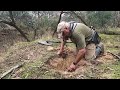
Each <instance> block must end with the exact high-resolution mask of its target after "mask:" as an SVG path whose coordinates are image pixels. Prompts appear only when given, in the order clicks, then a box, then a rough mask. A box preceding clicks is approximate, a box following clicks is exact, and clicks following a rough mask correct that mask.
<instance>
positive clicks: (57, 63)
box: [46, 51, 115, 78]
mask: <svg viewBox="0 0 120 90" xmlns="http://www.w3.org/2000/svg"><path fill="white" fill-rule="evenodd" d="M74 60H75V55H74V53H73V52H70V51H69V52H68V56H67V57H66V59H63V58H61V57H58V56H57V57H54V58H51V59H50V60H48V61H47V63H46V64H47V66H48V68H50V69H53V70H55V71H56V72H59V73H60V74H62V75H63V76H64V77H65V78H72V77H74V78H86V77H85V75H84V74H85V73H86V72H88V70H93V68H95V67H96V66H99V65H101V64H107V63H114V62H115V58H114V56H113V55H112V54H110V53H105V54H104V55H103V56H100V57H98V58H97V59H96V60H94V61H87V60H84V59H82V60H81V61H80V62H79V63H78V68H77V69H76V70H75V72H67V68H68V67H69V66H70V64H71V63H72V62H73V61H74ZM93 71H94V70H93ZM98 71H99V70H98Z"/></svg>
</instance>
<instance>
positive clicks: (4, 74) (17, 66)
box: [0, 63, 24, 79]
mask: <svg viewBox="0 0 120 90" xmlns="http://www.w3.org/2000/svg"><path fill="white" fill-rule="evenodd" d="M23 64H24V63H21V64H18V65H16V66H14V67H12V68H11V69H10V70H8V71H6V72H5V73H3V74H2V75H1V76H0V79H2V78H4V77H5V76H6V75H8V74H9V73H11V72H12V71H13V70H15V69H17V68H19V67H21V66H22V65H23Z"/></svg>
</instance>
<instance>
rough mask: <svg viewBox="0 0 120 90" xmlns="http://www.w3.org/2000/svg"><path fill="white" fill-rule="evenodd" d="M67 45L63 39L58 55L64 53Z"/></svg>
mask: <svg viewBox="0 0 120 90" xmlns="http://www.w3.org/2000/svg"><path fill="white" fill-rule="evenodd" d="M65 44H66V40H64V39H61V45H60V50H59V51H58V54H61V53H62V52H63V50H64V45H65Z"/></svg>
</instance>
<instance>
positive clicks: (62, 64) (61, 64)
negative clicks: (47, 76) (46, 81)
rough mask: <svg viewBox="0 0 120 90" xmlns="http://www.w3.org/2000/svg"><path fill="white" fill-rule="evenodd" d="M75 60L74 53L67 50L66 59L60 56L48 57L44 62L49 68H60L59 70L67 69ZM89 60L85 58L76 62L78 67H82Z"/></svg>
mask: <svg viewBox="0 0 120 90" xmlns="http://www.w3.org/2000/svg"><path fill="white" fill-rule="evenodd" d="M74 60H75V55H74V53H73V52H69V53H68V55H67V57H66V59H63V58H62V57H58V56H56V57H53V58H51V59H49V60H48V61H47V62H46V64H47V65H48V67H49V68H51V69H55V70H60V71H67V69H68V67H69V66H70V65H71V63H72V62H73V61H74ZM88 64H89V62H88V61H86V60H81V61H80V62H79V63H78V67H80V66H81V67H83V66H86V65H88Z"/></svg>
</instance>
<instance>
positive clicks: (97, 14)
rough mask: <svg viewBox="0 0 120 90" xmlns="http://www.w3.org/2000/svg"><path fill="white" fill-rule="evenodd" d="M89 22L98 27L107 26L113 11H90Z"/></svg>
mask: <svg viewBox="0 0 120 90" xmlns="http://www.w3.org/2000/svg"><path fill="white" fill-rule="evenodd" d="M87 16H88V19H87V20H88V23H89V24H90V25H93V26H96V27H105V26H106V25H107V24H109V23H110V21H111V18H112V13H111V12H110V11H92V12H88V14H87Z"/></svg>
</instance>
